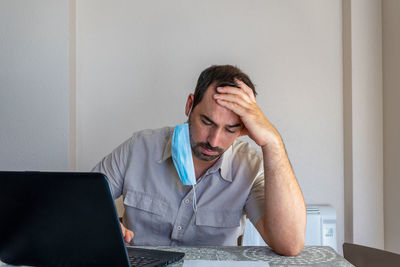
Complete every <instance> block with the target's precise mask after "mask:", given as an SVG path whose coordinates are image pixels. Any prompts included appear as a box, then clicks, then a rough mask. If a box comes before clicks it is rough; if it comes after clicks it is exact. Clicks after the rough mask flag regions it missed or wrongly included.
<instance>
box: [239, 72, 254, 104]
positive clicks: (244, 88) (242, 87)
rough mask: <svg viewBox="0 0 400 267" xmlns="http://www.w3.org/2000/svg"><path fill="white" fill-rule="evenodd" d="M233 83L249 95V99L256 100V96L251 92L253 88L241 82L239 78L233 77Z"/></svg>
mask: <svg viewBox="0 0 400 267" xmlns="http://www.w3.org/2000/svg"><path fill="white" fill-rule="evenodd" d="M235 83H236V84H237V85H238V86H239V87H240V88H241V89H243V91H245V92H246V94H247V95H248V96H249V97H250V99H251V101H253V102H256V97H255V95H254V93H253V90H252V89H251V88H250V87H248V86H247V84H246V83H244V82H242V81H241V80H239V79H237V78H235Z"/></svg>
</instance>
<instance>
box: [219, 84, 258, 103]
mask: <svg viewBox="0 0 400 267" xmlns="http://www.w3.org/2000/svg"><path fill="white" fill-rule="evenodd" d="M217 92H218V93H219V94H223V95H232V96H235V97H236V98H240V99H242V100H243V101H246V102H247V103H251V102H253V101H252V100H251V98H250V96H249V95H248V94H247V93H246V92H245V91H244V90H243V89H241V88H237V87H232V86H225V87H217Z"/></svg>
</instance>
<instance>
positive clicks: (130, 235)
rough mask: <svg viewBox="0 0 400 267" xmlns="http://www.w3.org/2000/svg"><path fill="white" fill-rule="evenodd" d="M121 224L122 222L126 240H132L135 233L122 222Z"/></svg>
mask: <svg viewBox="0 0 400 267" xmlns="http://www.w3.org/2000/svg"><path fill="white" fill-rule="evenodd" d="M120 224H121V231H122V235H123V236H124V240H125V242H126V243H129V242H131V240H132V239H133V237H134V236H135V234H134V233H133V232H132V231H131V230H129V229H126V228H125V226H124V225H123V224H122V223H120Z"/></svg>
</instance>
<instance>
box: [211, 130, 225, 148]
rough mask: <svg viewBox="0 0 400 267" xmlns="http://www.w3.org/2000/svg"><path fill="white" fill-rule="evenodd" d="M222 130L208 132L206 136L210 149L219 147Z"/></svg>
mask: <svg viewBox="0 0 400 267" xmlns="http://www.w3.org/2000/svg"><path fill="white" fill-rule="evenodd" d="M221 134H222V129H213V130H211V131H210V134H209V135H208V138H207V142H208V143H209V144H210V145H211V146H212V147H219V143H220V141H221V140H220V139H221Z"/></svg>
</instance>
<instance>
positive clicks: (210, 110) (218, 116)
mask: <svg viewBox="0 0 400 267" xmlns="http://www.w3.org/2000/svg"><path fill="white" fill-rule="evenodd" d="M208 89H211V90H207V92H206V94H205V95H204V97H203V99H202V101H201V102H200V103H199V104H198V105H197V107H196V108H198V111H199V115H200V116H203V117H206V118H208V119H209V120H211V121H212V122H214V123H216V124H219V125H236V124H241V123H242V121H241V120H240V118H239V116H238V115H236V114H235V113H234V112H233V111H231V110H230V109H228V108H225V107H223V106H221V105H219V104H218V103H217V101H216V100H215V99H214V98H213V95H214V94H215V93H216V92H215V91H214V89H213V88H208Z"/></svg>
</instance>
